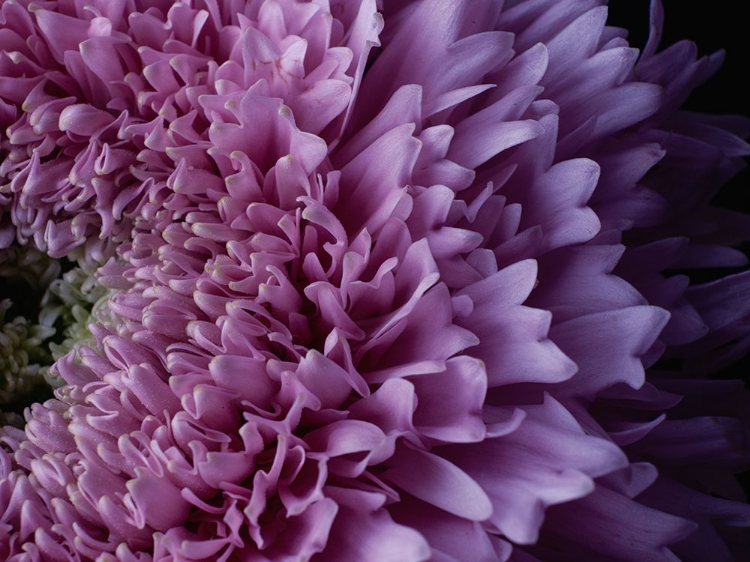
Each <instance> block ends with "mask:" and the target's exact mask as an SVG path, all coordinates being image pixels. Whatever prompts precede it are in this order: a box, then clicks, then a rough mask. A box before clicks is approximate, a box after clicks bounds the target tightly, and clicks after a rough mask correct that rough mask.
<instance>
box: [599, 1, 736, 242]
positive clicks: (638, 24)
mask: <svg viewBox="0 0 750 562" xmlns="http://www.w3.org/2000/svg"><path fill="white" fill-rule="evenodd" d="M662 3H663V5H664V13H665V22H664V34H663V37H662V44H661V46H662V48H663V47H665V46H667V45H671V44H673V43H676V42H678V41H680V40H682V39H690V40H692V41H695V43H697V45H698V52H699V54H700V55H707V54H710V53H713V52H715V51H718V50H720V49H724V50H725V51H726V58H725V61H724V66H723V67H722V68H721V69H720V70H719V72H718V73H717V74H716V75H714V77H713V78H712V79H711V80H709V81H708V82H707V83H705V84H703V85H702V86H700V87H699V88H698V89H696V90H695V92H694V93H693V95H692V97H691V98H690V99H689V100H688V102H687V104H686V105H685V107H686V108H687V109H690V110H692V111H701V112H706V113H716V114H725V113H735V114H740V115H746V116H748V117H750V88H748V87H747V86H746V85H743V83H742V79H743V78H744V79H745V80H747V79H748V78H750V76H748V70H750V27H749V26H748V20H747V19H746V17H745V16H744V12H743V13H742V14H741V9H742V8H744V7H745V6H746V3H745V2H742V1H738V0H713V1H710V2H698V3H695V4H690V3H688V2H685V0H663V2H662ZM649 4H650V2H649V0H610V3H609V23H610V25H615V26H618V27H624V28H625V29H629V30H630V35H629V38H628V39H629V41H630V44H631V45H632V46H634V47H638V48H642V47H643V46H644V45H645V44H646V39H647V38H648V26H649ZM748 188H750V171H746V172H744V173H743V174H741V175H740V176H738V177H737V178H736V179H735V180H733V181H732V182H731V183H730V184H729V185H728V186H727V188H726V189H724V190H723V192H722V193H721V194H720V195H719V197H718V198H717V200H716V203H717V204H719V205H721V206H723V207H731V208H734V209H741V210H744V211H748V212H750V203H748V202H747V201H745V200H744V199H746V198H747V193H746V191H747V189H748ZM747 250H750V246H749V247H748V248H747ZM746 253H747V251H746Z"/></svg>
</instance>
